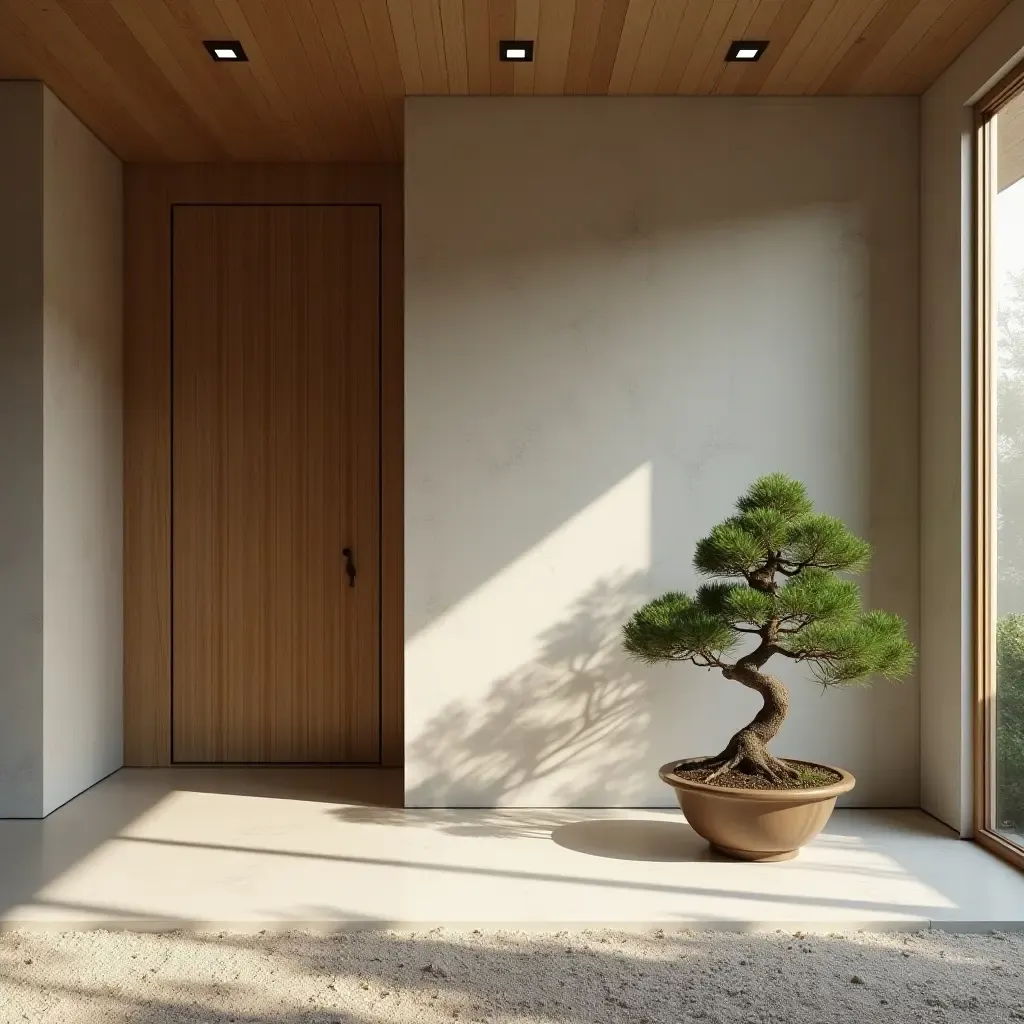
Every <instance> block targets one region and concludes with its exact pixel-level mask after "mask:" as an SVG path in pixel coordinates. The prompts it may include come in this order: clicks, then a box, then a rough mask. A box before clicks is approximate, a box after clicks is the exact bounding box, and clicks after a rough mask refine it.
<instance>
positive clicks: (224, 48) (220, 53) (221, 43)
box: [203, 39, 249, 61]
mask: <svg viewBox="0 0 1024 1024" xmlns="http://www.w3.org/2000/svg"><path fill="white" fill-rule="evenodd" d="M203 46H205V47H206V52H207V53H209V55H210V56H211V57H212V58H213V59H214V60H234V61H239V60H248V59H249V58H248V57H246V55H245V50H243V49H242V44H241V43H240V42H239V41H238V40H237V39H204V40H203Z"/></svg>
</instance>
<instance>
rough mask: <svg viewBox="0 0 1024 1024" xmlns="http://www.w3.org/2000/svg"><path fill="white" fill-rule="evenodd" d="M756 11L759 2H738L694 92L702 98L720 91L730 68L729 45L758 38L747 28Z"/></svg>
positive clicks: (747, 0) (748, 0)
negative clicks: (720, 86) (738, 40)
mask: <svg viewBox="0 0 1024 1024" xmlns="http://www.w3.org/2000/svg"><path fill="white" fill-rule="evenodd" d="M756 9H757V0H738V2H737V4H736V6H735V8H734V9H733V12H732V14H731V15H730V17H729V20H728V21H727V22H726V25H725V28H724V29H723V30H722V34H721V35H720V36H719V37H718V45H717V46H714V47H712V48H711V51H710V57H709V60H708V63H707V65H706V66H705V68H704V74H703V75H701V78H700V81H699V82H698V83H697V85H696V87H695V88H694V92H697V93H699V94H700V95H701V96H707V95H709V94H711V93H713V92H717V91H718V82H719V80H720V79H721V77H722V75H723V74H725V69H726V68H727V67H728V66H729V65H728V64H726V62H725V55H726V53H727V52H728V50H729V43H731V42H732V40H734V39H754V38H756V37H755V36H754V34H753V33H752V32H750V31H749V30H748V28H747V26H748V25H749V24H750V19H751V18H752V17H753V16H754V12H755V11H756ZM709 45H710V40H709ZM684 81H685V77H684ZM681 84H682V83H681Z"/></svg>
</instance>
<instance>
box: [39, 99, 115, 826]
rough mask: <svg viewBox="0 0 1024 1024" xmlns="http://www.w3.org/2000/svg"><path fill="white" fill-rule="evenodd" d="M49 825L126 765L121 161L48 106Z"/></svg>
mask: <svg viewBox="0 0 1024 1024" xmlns="http://www.w3.org/2000/svg"><path fill="white" fill-rule="evenodd" d="M43 112H44V119H43V121H44V135H43V139H44V185H45V188H44V203H43V239H44V249H43V253H44V259H43V264H44V271H45V273H44V287H43V300H44V312H43V328H44V337H43V388H42V397H43V501H44V504H43V507H44V514H43V579H44V619H43V623H44V625H43V649H44V658H43V665H44V688H43V695H44V696H43V738H44V769H43V813H44V814H48V813H49V812H50V811H51V810H53V809H54V808H55V807H58V806H60V805H61V804H62V803H64V802H65V801H66V800H69V799H71V797H73V796H75V795H76V794H78V793H80V792H81V791H82V790H83V789H86V788H87V787H88V786H90V785H92V784H93V783H94V782H96V781H98V780H99V779H101V778H103V777H104V776H105V775H108V774H110V772H112V771H115V770H116V769H117V768H119V767H120V765H121V755H122V672H121V665H122V635H121V624H122V596H121V594H122V591H121V580H122V565H121V549H122V528H121V524H122V519H121V501H122V491H121V462H122V460H121V452H122V447H121V352H122V346H121V305H122V303H121V290H122V288H121V281H122V267H121V238H122V214H121V161H120V160H118V159H117V157H115V156H114V155H113V154H112V153H111V152H110V151H109V150H108V149H107V148H106V147H105V146H104V145H103V144H102V143H101V142H99V140H97V139H96V137H95V136H94V135H92V133H91V132H90V131H89V130H88V129H87V128H85V126H84V125H82V123H81V122H80V121H79V120H78V119H77V118H76V117H75V116H74V115H73V114H72V113H71V112H70V111H69V110H68V109H67V108H66V107H65V106H64V105H63V104H62V103H61V102H60V100H58V99H57V98H56V97H55V96H54V95H53V94H52V93H51V92H49V90H47V91H46V93H45V100H44V111H43Z"/></svg>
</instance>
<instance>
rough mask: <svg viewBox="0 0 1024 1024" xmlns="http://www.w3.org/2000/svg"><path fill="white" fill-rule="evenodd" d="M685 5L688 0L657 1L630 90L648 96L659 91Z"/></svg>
mask: <svg viewBox="0 0 1024 1024" xmlns="http://www.w3.org/2000/svg"><path fill="white" fill-rule="evenodd" d="M686 8H687V0H657V2H656V3H655V5H654V10H653V11H652V12H651V20H650V22H649V23H648V25H647V32H646V33H645V35H644V41H643V45H642V46H641V47H640V55H639V56H638V57H637V61H636V67H635V68H634V69H633V77H632V79H631V80H630V83H629V91H630V92H631V93H634V94H636V95H638V96H646V95H650V94H652V93H654V92H655V91H656V90H657V88H658V82H660V81H661V75H662V72H663V71H664V70H665V65H666V64H667V63H668V55H669V52H670V51H671V49H672V43H673V41H674V40H675V38H676V32H678V31H679V23H680V22H681V21H682V20H683V15H684V14H685V13H686Z"/></svg>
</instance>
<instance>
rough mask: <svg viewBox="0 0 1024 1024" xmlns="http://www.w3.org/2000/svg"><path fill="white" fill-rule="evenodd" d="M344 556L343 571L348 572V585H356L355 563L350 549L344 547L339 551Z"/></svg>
mask: <svg viewBox="0 0 1024 1024" xmlns="http://www.w3.org/2000/svg"><path fill="white" fill-rule="evenodd" d="M341 553H342V554H343V555H344V556H345V572H346V573H347V574H348V585H349V586H350V587H354V586H355V585H356V563H355V561H354V560H353V558H352V549H351V548H344V549H343V550H342V552H341Z"/></svg>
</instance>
